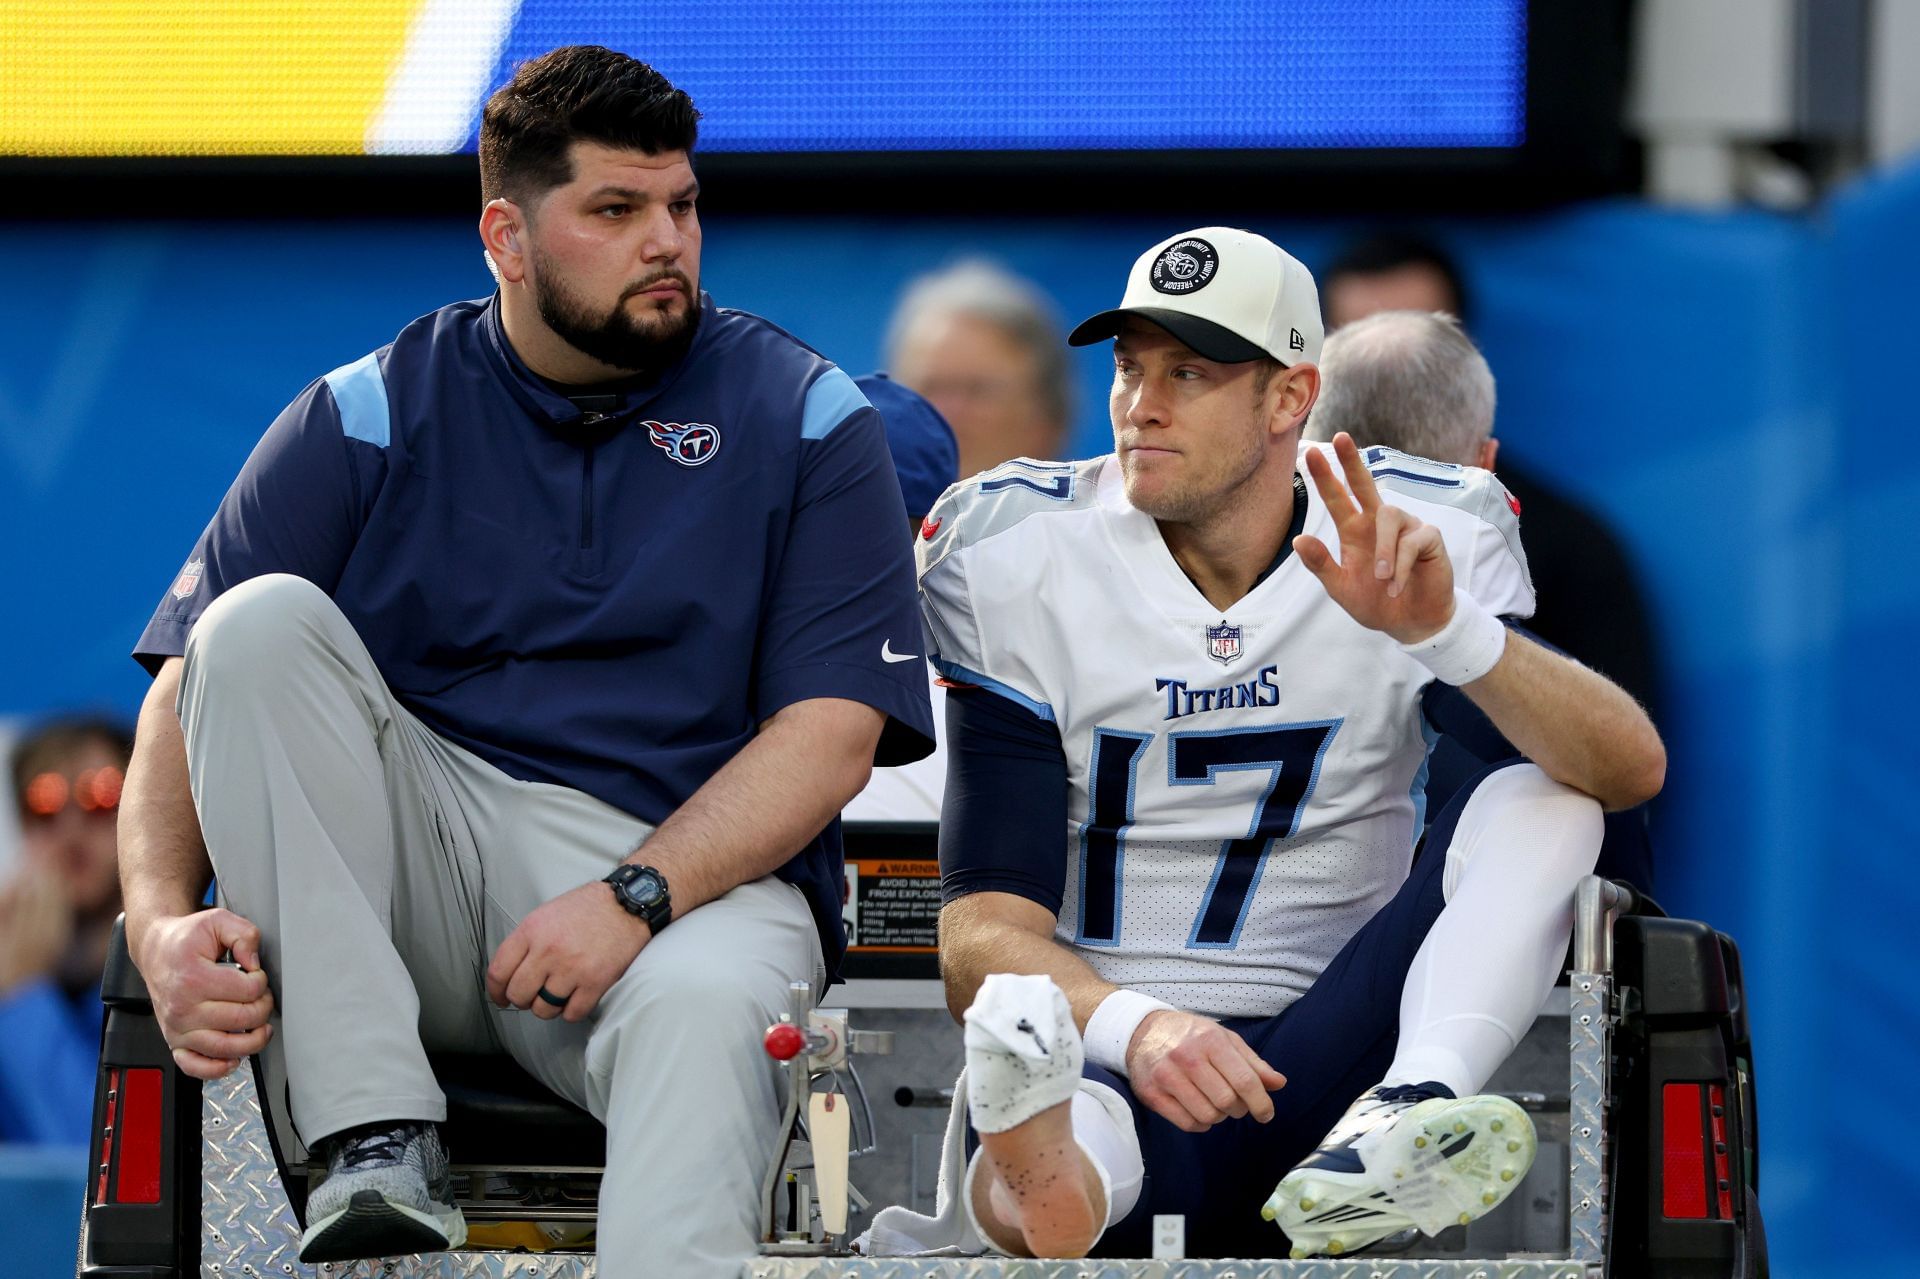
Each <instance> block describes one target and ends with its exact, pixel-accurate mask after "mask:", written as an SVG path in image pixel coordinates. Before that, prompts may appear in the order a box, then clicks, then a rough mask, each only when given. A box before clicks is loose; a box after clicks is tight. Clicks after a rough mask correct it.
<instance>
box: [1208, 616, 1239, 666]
mask: <svg viewBox="0 0 1920 1279" xmlns="http://www.w3.org/2000/svg"><path fill="white" fill-rule="evenodd" d="M1207 656H1208V657H1211V658H1212V659H1213V660H1214V661H1216V662H1218V663H1220V664H1221V665H1222V666H1225V665H1226V664H1227V663H1228V662H1231V661H1233V660H1234V659H1235V658H1237V657H1239V656H1240V628H1239V627H1238V626H1228V625H1227V624H1226V623H1225V622H1222V623H1220V625H1218V626H1209V627H1208V628H1207Z"/></svg>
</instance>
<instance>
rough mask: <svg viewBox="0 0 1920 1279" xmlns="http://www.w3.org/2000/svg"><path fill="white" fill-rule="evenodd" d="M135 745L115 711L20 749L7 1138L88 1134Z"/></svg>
mask: <svg viewBox="0 0 1920 1279" xmlns="http://www.w3.org/2000/svg"><path fill="white" fill-rule="evenodd" d="M132 747H133V742H132V739H131V737H130V736H129V735H128V734H127V732H126V730H125V729H123V728H122V727H121V726H120V725H118V724H116V723H113V722H112V721H109V720H104V719H71V720H62V721H59V722H56V723H52V724H48V725H46V726H45V727H43V728H40V729H39V730H37V731H35V732H32V733H29V734H27V735H26V736H25V737H23V738H22V739H21V740H20V742H19V744H18V745H17V746H16V747H15V748H14V752H13V770H12V776H13V797H14V802H15V807H16V810H17V811H18V813H19V815H20V832H21V834H20V853H21V856H20V861H19V863H18V865H17V866H16V867H15V868H14V873H13V874H12V875H11V876H10V877H9V878H8V879H7V881H6V882H5V883H4V884H0V1141H24V1142H38V1143H43V1144H62V1145H85V1144H86V1141H87V1129H88V1125H89V1124H90V1123H91V1120H92V1106H93V1076H94V1063H95V1060H96V1059H97V1057H98V1055H99V1046H100V974H101V970H102V968H103V967H104V966H105V964H106V954H107V942H108V939H109V938H110V937H111V935H112V932H113V921H114V917H115V916H116V915H118V914H119V913H120V870H119V858H118V854H117V851H116V850H117V843H116V840H115V834H114V822H115V819H116V817H117V815H118V812H119V807H120V786H121V782H122V779H123V778H124V776H125V771H126V767H127V758H128V756H129V755H130V753H131V751H132Z"/></svg>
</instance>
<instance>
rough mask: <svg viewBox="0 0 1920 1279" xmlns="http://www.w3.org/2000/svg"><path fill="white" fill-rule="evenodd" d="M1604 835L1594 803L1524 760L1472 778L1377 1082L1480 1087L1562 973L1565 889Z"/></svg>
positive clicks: (1586, 866) (1568, 913)
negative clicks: (1475, 783) (1441, 897)
mask: <svg viewBox="0 0 1920 1279" xmlns="http://www.w3.org/2000/svg"><path fill="white" fill-rule="evenodd" d="M1603 833H1604V823H1603V820H1602V815H1601V811H1600V805H1599V804H1598V803H1596V802H1595V801H1594V800H1593V799H1592V798H1590V797H1589V796H1587V795H1583V794H1581V793H1580V792H1579V791H1576V790H1574V789H1573V788H1572V787H1570V786H1563V785H1562V784H1560V783H1559V782H1556V781H1554V780H1553V779H1552V778H1550V777H1548V776H1547V775H1546V774H1545V773H1543V772H1541V771H1540V769H1539V768H1538V767H1536V766H1535V765H1533V764H1516V765H1514V766H1513V767H1511V768H1503V769H1501V770H1500V771H1499V772H1497V773H1494V774H1493V775H1492V776H1490V777H1488V778H1487V779H1486V780H1485V781H1483V782H1482V783H1480V785H1479V787H1478V788H1477V789H1476V790H1475V791H1474V793H1473V794H1472V795H1471V796H1470V797H1469V798H1468V800H1467V803H1466V807H1465V808H1464V809H1463V810H1462V811H1461V814H1460V821H1459V823H1458V824H1457V826H1456V827H1455V829H1454V836H1453V841H1452V843H1451V844H1449V845H1448V847H1447V849H1446V850H1445V851H1446V858H1447V865H1446V874H1445V879H1444V891H1445V894H1446V899H1447V905H1446V908H1445V909H1444V910H1442V911H1441V912H1440V917H1439V919H1437V920H1436V921H1435V922H1434V925H1433V928H1432V930H1431V931H1430V932H1428V934H1427V937H1426V940H1425V941H1424V942H1422V943H1421V946H1420V949H1419V951H1418V952H1417V953H1416V954H1415V955H1414V959H1413V966H1412V967H1411V968H1410V969H1409V970H1408V972H1407V982H1406V986H1405V988H1404V989H1403V990H1402V991H1401V995H1400V1049H1399V1052H1398V1053H1397V1054H1396V1055H1395V1056H1394V1059H1393V1064H1392V1066H1390V1067H1389V1068H1388V1070H1387V1075H1386V1078H1385V1080H1383V1081H1382V1082H1384V1083H1389V1084H1419V1083H1426V1082H1428V1081H1430V1080H1431V1081H1435V1082H1438V1083H1442V1084H1445V1085H1446V1086H1447V1087H1449V1088H1451V1089H1452V1090H1453V1092H1454V1095H1455V1096H1458V1097H1465V1096H1467V1095H1468V1094H1470V1093H1477V1092H1479V1091H1480V1090H1481V1089H1482V1088H1484V1087H1485V1086H1486V1082H1487V1080H1488V1079H1489V1078H1491V1077H1492V1075H1493V1072H1494V1070H1495V1069H1496V1068H1498V1067H1499V1065H1500V1063H1501V1062H1503V1061H1505V1060H1506V1058H1507V1054H1509V1053H1510V1052H1512V1051H1513V1049H1514V1046H1515V1045H1517V1044H1518V1043H1519V1042H1520V1039H1521V1036H1523V1035H1525V1034H1526V1032H1527V1028H1528V1027H1529V1026H1531V1025H1533V1020H1534V1018H1535V1017H1536V1016H1537V1015H1538V1014H1539V1012H1540V1003H1541V1001H1542V1000H1543V999H1545V998H1546V994H1547V991H1548V990H1549V989H1551V988H1552V986H1553V983H1554V979H1555V978H1556V977H1558V976H1559V974H1560V964H1561V960H1562V959H1563V958H1565V956H1566V950H1567V939H1568V938H1569V937H1571V936H1572V935H1573V892H1574V888H1575V886H1576V885H1577V884H1578V883H1579V882H1580V880H1581V878H1582V877H1583V876H1585V875H1588V874H1591V873H1592V871H1593V866H1594V862H1595V861H1596V860H1597V859H1598V857H1599V855H1600V840H1601V836H1602V834H1603ZM1437 851H1439V850H1437V849H1428V850H1427V855H1428V856H1432V855H1433V854H1434V853H1435V852H1437Z"/></svg>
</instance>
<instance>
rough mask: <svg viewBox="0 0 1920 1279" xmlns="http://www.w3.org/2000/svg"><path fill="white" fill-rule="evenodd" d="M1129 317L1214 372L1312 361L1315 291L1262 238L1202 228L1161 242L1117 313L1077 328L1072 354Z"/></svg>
mask: <svg viewBox="0 0 1920 1279" xmlns="http://www.w3.org/2000/svg"><path fill="white" fill-rule="evenodd" d="M1130 315H1137V316H1139V317H1140V318H1141V319H1143V320H1149V321H1151V322H1152V323H1154V324H1157V325H1159V326H1160V327H1161V328H1163V329H1165V330H1166V331H1167V332H1169V333H1171V334H1173V336H1175V337H1177V338H1179V339H1180V340H1181V341H1182V342H1184V343H1186V344H1187V345H1188V346H1190V347H1192V348H1193V349H1194V351H1195V352H1196V353H1198V354H1200V355H1203V356H1205V357H1206V358H1207V359H1209V360H1218V361H1219V362H1221V363H1222V364H1239V363H1242V362H1244V361H1247V360H1258V359H1262V358H1264V357H1266V356H1272V357H1273V358H1274V359H1276V360H1278V361H1280V363H1282V364H1286V365H1293V364H1316V363H1318V362H1319V360H1320V338H1321V335H1322V330H1321V326H1320V291H1319V290H1318V289H1316V288H1315V287H1314V284H1313V273H1312V272H1310V271H1308V270H1307V268H1306V267H1304V266H1302V265H1300V263H1299V262H1298V261H1297V260H1296V259H1294V258H1293V257H1292V256H1291V255H1290V254H1288V253H1287V251H1286V250H1285V249H1282V248H1281V247H1280V246H1279V245H1277V244H1275V243H1274V242H1273V241H1272V240H1269V239H1268V238H1267V237H1266V236H1264V235H1255V234H1254V233H1253V232H1251V231H1240V230H1236V229H1234V228H1232V227H1224V226H1203V227H1201V228H1199V229H1198V230H1196V231H1183V232H1181V233H1180V234H1179V235H1176V236H1174V237H1173V238H1172V239H1169V240H1162V241H1161V242H1160V243H1159V244H1156V245H1154V246H1153V247H1152V248H1151V249H1148V250H1147V251H1146V252H1145V253H1142V254H1141V255H1140V257H1139V260H1138V261H1136V262H1135V263H1134V264H1133V270H1132V271H1130V272H1129V273H1128V274H1127V291H1126V294H1125V296H1123V297H1122V298H1121V299H1120V305H1119V306H1117V307H1115V308H1114V309H1113V310H1111V311H1102V312H1100V314H1098V315H1096V316H1093V317H1091V318H1089V319H1087V320H1086V321H1084V322H1082V323H1081V325H1080V327H1078V328H1076V329H1075V330H1074V331H1073V332H1072V333H1070V334H1069V335H1068V336H1067V341H1068V342H1070V343H1071V344H1073V345H1074V346H1091V345H1093V344H1094V343H1095V342H1099V341H1102V340H1104V339H1106V338H1110V337H1115V336H1117V335H1118V334H1119V332H1120V327H1121V325H1122V324H1123V323H1124V322H1125V321H1126V318H1127V317H1128V316H1130Z"/></svg>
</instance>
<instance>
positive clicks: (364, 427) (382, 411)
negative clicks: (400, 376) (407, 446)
mask: <svg viewBox="0 0 1920 1279" xmlns="http://www.w3.org/2000/svg"><path fill="white" fill-rule="evenodd" d="M327 386H328V387H329V388H330V389H331V390H332V391H333V402H334V403H335V404H337V405H339V407H340V429H341V430H342V431H344V432H345V433H346V435H347V437H348V438H349V439H355V440H365V441H366V442H367V443H369V444H377V445H379V446H380V447H381V448H385V447H386V446H387V443H388V441H389V440H391V439H392V437H393V428H392V423H391V420H390V419H389V417H388V413H387V380H386V378H384V377H382V376H381V374H380V359H379V352H377V351H376V352H373V353H372V354H369V355H363V356H361V357H360V358H359V359H357V360H355V361H354V362H353V363H352V364H344V365H342V366H341V367H339V368H337V369H335V370H334V371H333V372H331V373H329V374H327Z"/></svg>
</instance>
